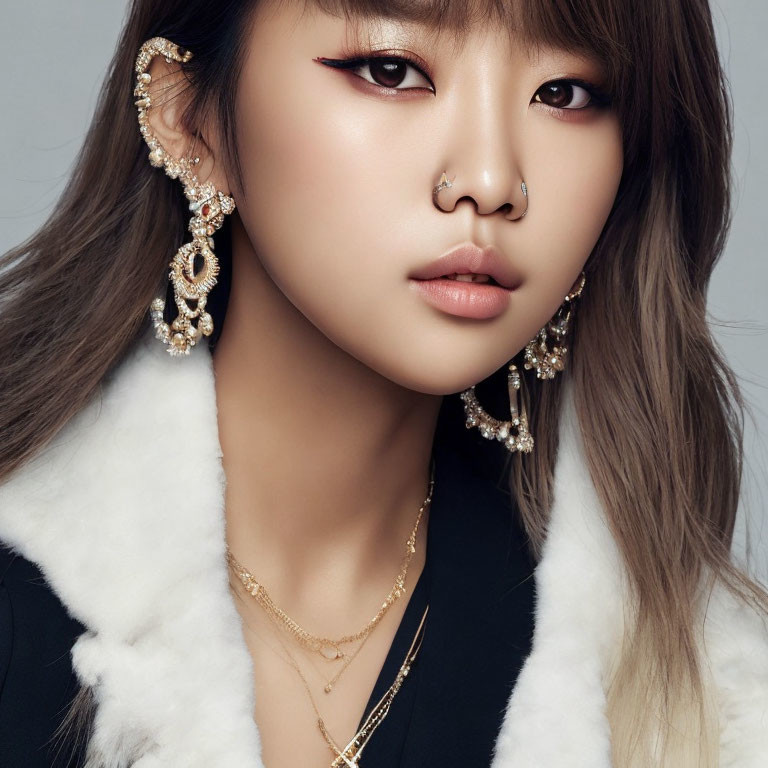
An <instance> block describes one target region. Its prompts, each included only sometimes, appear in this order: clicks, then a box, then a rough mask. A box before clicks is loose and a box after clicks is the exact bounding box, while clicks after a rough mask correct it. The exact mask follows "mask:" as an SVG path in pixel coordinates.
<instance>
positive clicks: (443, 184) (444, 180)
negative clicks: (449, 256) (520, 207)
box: [432, 171, 528, 221]
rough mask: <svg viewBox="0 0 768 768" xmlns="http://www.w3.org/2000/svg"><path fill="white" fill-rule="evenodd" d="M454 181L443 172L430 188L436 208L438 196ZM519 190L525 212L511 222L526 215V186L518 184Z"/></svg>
mask: <svg viewBox="0 0 768 768" xmlns="http://www.w3.org/2000/svg"><path fill="white" fill-rule="evenodd" d="M454 181H456V177H455V176H454V177H453V178H452V179H449V178H448V176H447V175H446V173H445V171H443V175H442V176H441V177H440V181H439V182H438V183H437V185H436V186H434V187H432V202H433V203H434V204H435V206H436V207H437V208H439V207H440V202H439V200H438V195H439V194H440V192H441V191H442V190H444V189H448V187H452V186H453V182H454ZM520 189H521V190H522V192H523V197H525V210H524V211H523V212H522V213H521V214H520V215H519V216H518V217H517V218H515V219H511V221H519V220H520V219H522V218H523V216H525V214H526V213H528V186H527V184H526V183H525V182H524V181H521V182H520Z"/></svg>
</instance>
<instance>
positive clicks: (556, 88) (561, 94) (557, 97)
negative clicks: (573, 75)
mask: <svg viewBox="0 0 768 768" xmlns="http://www.w3.org/2000/svg"><path fill="white" fill-rule="evenodd" d="M574 89H576V91H577V94H576V102H575V104H574V103H573V101H574ZM536 95H537V96H538V95H541V98H540V99H537V101H541V102H543V103H544V104H547V105H549V106H550V107H557V108H558V109H583V108H584V107H585V106H588V105H589V101H590V98H591V96H590V94H589V92H588V91H586V90H585V89H584V88H581V87H579V86H573V85H571V84H570V83H566V82H557V83H547V84H546V85H543V86H542V87H541V88H539V90H538V91H537V94H536Z"/></svg>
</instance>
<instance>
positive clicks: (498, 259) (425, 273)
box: [409, 242, 520, 290]
mask: <svg viewBox="0 0 768 768" xmlns="http://www.w3.org/2000/svg"><path fill="white" fill-rule="evenodd" d="M456 274H460V275H465V274H476V275H488V276H489V277H491V278H493V279H494V280H495V281H496V282H497V283H498V284H499V285H500V286H502V287H504V288H508V289H510V290H511V289H514V288H515V287H517V285H519V283H520V277H519V275H518V274H517V273H516V271H515V269H514V268H513V266H512V264H511V263H510V262H509V261H508V259H506V258H505V257H504V255H503V254H502V253H501V251H500V250H499V249H498V248H496V247H495V246H493V245H487V246H485V248H480V247H479V246H477V245H475V244H474V243H472V242H465V243H460V244H459V245H457V246H456V247H455V248H452V249H451V250H449V251H447V252H446V253H444V254H443V255H442V256H441V257H440V258H439V259H436V260H435V261H432V262H430V263H429V264H427V265H425V266H424V267H422V268H420V269H418V270H416V271H415V272H413V273H412V274H410V275H409V277H411V278H414V279H416V280H432V279H434V278H439V277H443V278H448V277H449V276H450V275H456Z"/></svg>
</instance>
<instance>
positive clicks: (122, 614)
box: [0, 332, 768, 768]
mask: <svg viewBox="0 0 768 768" xmlns="http://www.w3.org/2000/svg"><path fill="white" fill-rule="evenodd" d="M555 478H556V486H555V504H554V508H553V513H552V520H551V524H550V529H549V533H548V538H547V541H546V545H545V550H544V554H543V557H542V560H541V562H540V563H539V566H538V567H537V570H536V583H537V607H536V628H535V635H534V643H533V650H532V652H531V654H530V656H529V657H528V659H527V661H526V663H525V665H524V667H523V669H522V671H521V673H520V676H519V678H518V682H517V685H516V686H515V689H514V692H513V695H512V697H511V699H510V701H509V704H508V707H507V712H506V716H505V720H504V724H503V727H502V730H501V732H500V734H499V737H498V740H497V743H496V750H495V756H494V761H493V768H610V766H611V759H610V736H609V728H608V723H607V720H606V718H605V715H604V711H603V710H604V704H605V695H604V689H603V679H604V675H605V670H606V664H607V662H608V659H609V657H610V654H611V651H612V649H613V648H615V644H616V643H617V642H618V638H619V637H620V633H621V621H622V618H621V617H622V598H621V594H622V582H623V571H622V566H621V562H620V559H619V556H618V553H617V550H616V547H615V544H614V542H613V539H612V537H611V535H610V533H609V531H608V528H607V526H606V523H605V520H604V518H603V516H602V514H601V512H600V506H599V504H598V501H597V498H596V496H595V491H594V488H593V487H592V484H591V482H590V479H589V475H588V473H587V470H586V468H585V466H584V464H583V459H582V451H581V449H580V446H579V441H578V437H577V434H576V431H575V429H574V416H573V409H572V407H571V406H570V405H569V406H568V407H567V409H566V413H565V417H564V419H563V425H562V427H561V448H560V453H559V458H558V464H557V468H556V473H555ZM224 485H225V478H224V472H223V468H222V464H221V448H220V444H219V440H218V426H217V418H216V397H215V389H214V378H213V367H212V364H211V357H210V354H208V353H207V350H206V349H205V348H199V349H195V350H193V353H192V354H191V355H190V356H189V357H183V358H172V357H171V356H169V355H168V354H167V353H166V352H165V349H164V348H163V345H162V344H160V342H158V341H157V340H156V339H154V338H153V337H152V335H151V332H149V333H147V335H146V336H145V337H143V338H141V339H139V340H138V341H137V343H136V345H135V347H134V348H133V350H132V351H131V353H130V354H129V356H128V358H126V360H124V361H123V362H122V363H121V365H120V366H118V368H117V369H116V370H115V372H114V374H113V375H112V376H111V377H110V378H109V379H108V380H106V381H105V382H104V385H103V388H102V394H101V397H96V398H94V400H93V401H92V402H91V404H90V405H89V406H88V407H87V408H86V409H85V410H83V411H82V412H81V413H79V414H78V415H77V416H76V417H75V418H73V419H72V420H71V421H70V422H69V423H68V424H67V426H66V427H65V429H63V430H62V431H61V432H60V433H59V434H58V435H57V436H56V438H55V439H54V441H53V442H52V443H51V445H50V446H49V447H48V448H47V449H46V450H45V451H43V453H42V454H40V455H39V456H37V457H36V458H35V459H34V460H33V461H31V462H29V463H27V464H26V465H25V466H23V467H22V468H21V469H20V470H18V471H17V472H16V473H15V474H14V475H13V476H12V477H11V478H10V479H9V480H8V481H7V482H6V483H5V484H3V485H2V486H0V538H2V539H3V540H5V541H6V542H8V543H9V544H11V545H12V546H13V547H14V548H16V549H17V550H18V551H19V552H20V553H21V554H22V555H24V556H25V557H27V558H29V559H30V560H32V561H34V562H36V563H37V564H38V565H39V566H40V567H41V569H42V571H43V573H44V574H45V576H46V578H47V579H48V581H49V583H50V584H51V585H52V587H53V588H54V589H55V590H56V592H57V594H58V595H59V597H60V599H61V600H62V602H63V603H64V604H65V605H66V606H67V608H68V609H69V611H70V612H71V613H72V615H73V616H75V617H76V618H77V619H78V620H79V621H81V622H82V623H83V624H85V625H86V626H87V627H88V631H87V632H86V633H85V634H83V635H82V636H81V637H80V638H79V639H78V640H77V642H76V643H75V646H74V648H73V652H72V653H73V664H74V667H75V670H76V672H77V674H78V676H79V678H80V679H81V681H82V682H83V683H85V684H87V685H89V686H92V687H93V689H94V692H95V695H96V702H97V711H96V719H95V724H94V726H95V728H94V736H93V739H92V747H93V748H94V750H95V754H96V756H97V758H96V760H95V763H94V764H95V765H98V766H109V767H110V768H124V767H125V766H135V768H203V767H205V768H210V766H216V768H263V764H262V762H261V758H260V740H259V733H258V729H257V727H256V725H255V723H254V721H253V718H252V712H253V708H254V699H253V684H252V667H251V660H250V656H249V654H248V651H247V648H246V645H245V641H244V639H243V635H242V631H241V624H240V618H239V615H238V613H237V611H236V608H235V606H234V603H233V601H232V599H231V596H230V593H229V590H228V578H227V569H226V565H225V559H224V546H225V538H224ZM706 637H707V650H708V652H709V656H710V660H711V663H712V668H713V671H714V673H715V679H716V681H717V684H718V686H717V695H718V701H719V704H720V709H721V713H722V716H723V728H722V734H721V757H720V760H721V766H722V768H729V767H733V768H736V767H737V766H738V768H764V766H765V765H768V631H766V628H765V627H764V626H763V625H762V624H761V623H760V622H759V620H758V619H757V618H756V617H755V616H754V615H753V614H752V613H750V612H748V611H747V610H746V609H744V608H742V607H740V606H737V605H736V604H734V602H733V601H732V600H730V598H728V597H727V595H725V594H724V593H723V592H722V591H718V592H717V593H716V594H715V596H714V598H713V600H712V602H711V605H710V612H709V614H708V622H707V635H706Z"/></svg>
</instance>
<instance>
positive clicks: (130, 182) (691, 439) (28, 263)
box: [0, 0, 768, 768]
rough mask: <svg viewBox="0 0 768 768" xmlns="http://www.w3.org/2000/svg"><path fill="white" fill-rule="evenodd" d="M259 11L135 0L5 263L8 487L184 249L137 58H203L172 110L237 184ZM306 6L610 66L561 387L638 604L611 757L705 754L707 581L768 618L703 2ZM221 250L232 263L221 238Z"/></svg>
mask: <svg viewBox="0 0 768 768" xmlns="http://www.w3.org/2000/svg"><path fill="white" fill-rule="evenodd" d="M257 2H258V0H252V2H250V3H243V2H234V1H225V0H222V1H221V2H217V3H214V4H211V3H207V2H205V3H204V2H201V0H165V2H163V3H156V2H152V0H134V2H133V3H132V6H131V10H130V14H129V17H128V19H127V22H126V25H125V27H124V30H123V32H122V35H121V37H120V41H119V44H118V47H117V50H116V53H115V56H114V58H113V60H112V62H111V65H110V68H109V73H108V76H107V78H106V80H105V83H104V86H103V89H102V91H101V94H100V98H99V102H98V106H97V109H96V113H95V116H94V119H93V122H92V125H91V128H90V130H89V132H88V135H87V139H86V141H85V144H84V146H83V148H82V150H81V153H80V156H79V158H78V160H77V163H76V165H75V167H74V171H73V173H72V178H71V180H70V183H69V185H68V187H67V189H66V191H65V193H64V194H63V195H62V197H61V199H60V200H59V202H58V205H57V206H56V208H55V210H54V212H53V214H52V216H51V217H50V218H49V220H48V221H47V222H46V223H45V225H44V226H43V227H42V228H41V229H40V230H39V231H38V232H37V233H35V234H34V235H33V236H32V237H31V238H29V239H28V240H27V241H26V242H24V243H22V244H20V245H19V246H18V247H16V248H14V249H13V250H11V251H10V252H8V253H6V254H5V255H4V256H3V257H2V260H0V271H1V272H2V274H3V281H2V283H1V284H0V310H1V311H0V357H2V359H3V361H4V364H3V366H2V368H0V391H2V393H3V396H2V399H1V401H0V429H1V430H2V434H3V441H2V442H0V481H1V480H2V479H3V478H5V477H7V476H8V474H9V473H11V472H12V471H13V470H14V469H15V468H17V467H19V466H21V465H22V464H23V463H24V462H25V461H26V460H28V459H29V458H31V457H32V456H33V455H35V454H36V453H37V452H39V451H40V450H41V449H42V448H43V447H44V446H45V445H46V444H47V443H48V441H49V440H50V439H51V438H52V437H53V436H54V435H55V434H56V432H57V431H58V430H59V429H60V428H61V427H62V426H63V425H64V424H65V423H66V422H67V421H68V420H69V419H70V418H71V417H72V416H73V415H74V414H75V413H77V412H78V411H79V410H80V409H81V408H82V407H83V406H84V405H85V403H86V402H87V401H88V400H89V399H90V398H91V396H92V395H93V393H94V391H95V390H96V389H97V388H98V387H99V385H100V382H101V380H102V379H103V377H104V376H105V374H106V373H107V372H108V371H110V369H112V368H113V367H114V366H115V365H117V364H118V363H119V362H120V360H121V359H122V357H123V356H124V354H125V353H126V351H127V350H128V348H129V347H130V346H131V344H132V342H133V340H134V339H135V337H136V336H137V335H138V334H140V333H142V332H143V331H144V329H145V327H146V325H147V324H148V322H149V321H148V315H147V308H148V306H149V304H150V302H151V300H152V298H153V297H154V296H155V295H156V294H157V291H158V290H159V289H160V288H161V287H162V285H163V283H164V280H165V276H166V273H167V264H168V261H169V259H170V256H171V255H172V254H173V253H174V252H175V250H176V249H177V247H178V246H179V244H180V243H181V242H183V240H184V235H185V226H186V201H185V199H184V197H183V194H182V191H181V188H180V185H178V184H174V183H170V182H169V180H168V179H167V178H166V177H165V176H164V174H162V173H159V172H158V171H157V170H156V169H153V168H152V167H151V166H150V164H149V162H148V161H147V157H146V147H145V145H144V143H143V140H142V139H141V137H140V134H139V132H138V128H137V120H136V112H135V107H134V104H133V97H132V92H133V86H134V72H133V64H134V58H135V56H136V53H137V51H138V49H139V46H140V45H141V43H142V42H143V41H145V40H147V39H148V38H150V37H153V36H155V35H162V36H164V37H167V38H169V39H171V40H173V41H174V42H175V43H178V44H179V45H181V46H183V47H185V48H188V49H190V50H192V51H193V52H194V57H193V58H192V59H191V61H190V62H189V63H187V64H184V65H183V71H184V73H185V75H186V82H187V83H188V87H189V88H191V89H192V92H193V93H194V98H193V99H190V100H189V104H188V106H187V108H186V110H185V113H184V119H185V121H186V124H187V125H188V126H190V127H191V128H192V129H193V130H199V129H200V127H201V126H202V125H203V120H204V119H205V117H206V116H208V115H213V116H215V119H216V120H217V121H218V125H219V126H220V128H221V130H222V135H223V138H224V152H225V154H224V162H225V163H226V165H227V166H228V168H229V169H230V178H232V179H234V182H233V189H234V190H235V194H237V190H238V188H242V173H241V168H240V163H239V160H238V151H237V145H236V142H235V132H234V128H235V121H234V115H235V93H236V84H237V80H238V75H239V71H240V66H241V63H242V60H243V52H244V50H245V47H246V45H247V35H246V31H247V26H248V20H249V18H250V14H251V12H252V10H253V8H254V7H255V6H256V5H257ZM306 2H307V4H308V5H313V4H314V5H318V6H321V7H323V8H324V9H325V10H329V11H332V12H340V13H344V14H345V15H347V17H348V18H349V19H350V20H354V19H355V18H356V14H357V13H359V12H360V11H363V12H366V13H378V14H380V15H382V16H386V15H388V13H389V12H390V11H391V10H392V9H393V8H394V7H395V6H397V10H398V13H399V14H400V15H402V14H403V13H404V12H406V11H407V12H409V13H410V14H411V15H412V16H414V17H417V18H419V20H421V21H427V22H432V23H433V27H434V28H435V29H440V30H451V31H453V32H455V33H456V34H457V36H460V35H461V33H462V32H463V31H464V30H466V28H467V25H468V24H470V23H472V22H473V21H478V20H481V19H483V18H485V19H486V20H492V21H495V22H499V23H501V24H502V25H504V26H505V27H506V28H508V29H514V30H515V32H516V33H517V34H519V35H521V37H522V39H523V40H524V41H525V42H526V43H527V44H529V45H531V46H537V45H549V44H554V45H557V46H561V47H563V48H566V49H571V50H577V51H582V52H585V53H587V54H590V55H596V56H598V57H599V58H600V59H601V60H602V61H603V62H604V64H605V66H606V71H607V73H608V81H607V83H606V84H605V87H606V88H607V89H608V91H609V92H610V93H612V94H613V95H614V105H615V109H616V110H617V112H618V115H619V117H620V120H621V125H622V130H623V137H624V174H623V177H622V180H621V184H620V187H619V190H618V194H617V197H616V201H615V204H614V207H613V209H612V211H611V214H610V216H609V218H608V221H607V222H606V225H605V227H604V230H603V232H602V234H601V236H600V239H599V241H598V243H597V245H596V247H595V248H594V251H593V253H592V254H591V256H590V258H589V261H588V263H587V267H586V269H587V273H588V286H589V287H588V290H587V291H585V293H584V295H583V297H582V299H580V306H579V309H578V312H577V316H576V321H575V325H574V328H573V343H572V352H571V357H570V363H569V365H570V368H569V369H568V371H567V375H568V376H569V377H570V381H571V382H572V384H573V392H574V398H575V402H576V407H577V410H578V413H579V414H580V423H581V431H582V438H583V441H584V445H585V450H586V459H587V462H588V466H589V469H590V472H591V475H592V479H593V481H594V484H595V487H596V489H597V492H598V495H599V498H600V500H601V502H602V504H603V505H604V509H605V513H606V516H607V520H608V523H609V525H610V527H611V530H612V533H613V535H614V537H615V539H616V542H617V545H618V547H619V550H620V552H621V555H622V557H623V560H624V563H625V565H626V569H627V573H628V576H629V581H630V587H631V594H632V606H633V612H632V615H631V621H630V622H629V623H628V627H627V635H626V638H625V643H624V646H623V649H622V652H621V656H620V658H619V659H618V660H617V663H616V665H615V668H614V670H613V674H612V684H611V685H610V688H609V698H608V716H609V720H610V723H611V728H612V741H613V744H614V747H613V748H614V760H615V763H616V765H617V766H620V767H621V768H628V767H629V766H640V765H643V766H645V765H650V764H652V760H651V758H650V754H651V753H650V752H649V751H647V750H648V749H649V748H648V747H646V746H645V745H646V744H647V743H648V736H649V734H651V733H652V732H653V729H654V728H655V727H656V720H657V717H658V716H659V714H661V721H662V723H663V722H664V718H665V716H666V718H667V720H668V721H669V723H671V727H668V728H666V729H665V728H662V736H669V740H668V743H667V745H666V754H667V757H666V759H664V761H663V763H662V764H664V765H668V766H672V765H673V764H674V765H675V768H678V766H680V767H682V766H694V765H696V766H698V765H701V764H705V765H715V764H716V748H715V746H714V744H715V742H716V738H715V736H714V734H716V729H717V724H716V723H715V722H713V721H711V718H710V716H711V713H709V714H708V709H707V692H706V687H705V685H704V684H703V681H704V675H703V671H702V665H701V663H700V657H699V651H698V646H697V642H696V632H697V629H696V627H697V617H698V615H699V614H698V610H699V606H700V605H701V604H702V603H703V601H704V600H705V598H706V591H707V589H706V587H707V586H711V583H712V582H711V580H709V579H705V576H709V575H711V576H713V577H714V578H715V579H718V580H720V582H721V583H723V584H725V585H726V586H727V587H728V589H730V590H731V591H732V593H733V594H735V595H737V596H738V597H739V598H740V599H742V600H744V601H747V602H749V603H751V604H752V605H754V606H755V607H756V608H757V609H758V610H761V611H764V612H766V613H768V594H766V592H765V591H764V590H763V589H762V588H761V587H760V585H758V584H757V583H756V582H754V581H752V580H751V579H749V578H748V577H747V575H746V574H744V573H742V572H741V571H740V570H738V569H737V568H736V567H734V565H733V564H732V562H731V558H730V554H729V553H730V545H731V539H732V535H733V527H734V520H735V516H736V509H737V503H738V498H739V486H740V480H741V470H742V425H743V408H744V406H743V403H742V400H741V397H740V394H739V389H738V386H737V382H736V380H735V377H734V375H733V373H732V372H731V370H730V369H729V367H728V365H727V364H726V362H725V360H724V359H723V356H722V354H721V352H720V351H719V349H718V347H717V345H716V344H715V342H714V340H713V338H712V335H711V333H710V330H709V327H708V324H707V317H706V293H707V286H708V283H709V279H710V276H711V274H712V270H713V268H714V266H715V263H716V262H717V260H718V258H719V257H720V255H721V253H722V250H723V247H724V244H725V240H726V235H727V232H728V229H729V226H730V216H731V209H730V188H731V177H730V173H731V172H730V155H731V142H732V114H731V106H730V101H729V96H728V91H727V87H726V81H725V77H724V74H723V71H722V68H721V64H720V58H719V55H718V51H717V47H716V42H715V36H714V32H713V27H712V19H711V11H710V8H709V5H708V2H707V0H644V2H641V3H638V2H634V1H632V0H524V1H523V2H521V3H504V2H503V0H482V1H481V0H478V1H477V2H451V0H433V1H432V2H419V3H414V2H412V1H411V0H306ZM457 39H458V37H457ZM217 250H218V252H219V254H220V256H221V258H222V259H224V260H225V259H226V258H227V254H226V251H225V250H223V245H222V243H221V242H217ZM158 343H159V342H158ZM526 376H527V379H528V381H527V384H528V392H529V395H530V401H529V413H530V415H531V423H532V425H534V429H535V433H536V439H537V444H536V449H535V452H534V453H533V454H532V455H531V456H525V457H523V456H519V455H518V456H516V457H514V459H513V460H511V464H510V466H509V476H510V485H511V488H512V491H513V493H514V495H515V497H516V499H517V502H518V506H519V509H520V511H521V514H522V517H523V521H524V523H525V526H526V529H527V531H528V534H529V537H530V542H531V548H532V550H533V552H534V553H535V554H537V555H538V554H540V551H541V546H542V543H543V541H544V539H545V536H546V530H547V521H548V517H549V511H550V507H551V503H552V483H553V468H554V462H555V457H556V454H557V430H556V429H555V427H556V425H557V421H558V418H559V414H560V406H561V400H562V392H563V387H562V381H560V380H555V381H554V382H545V383H541V382H538V381H537V380H536V379H535V378H532V377H530V376H528V375H527V374H526ZM561 378H562V377H561ZM661 456H663V460H660V457H661ZM705 582H706V583H705ZM85 700H86V699H83V701H85ZM689 705H690V706H689ZM680 712H684V713H687V715H686V716H688V715H690V716H691V717H692V722H693V723H694V727H695V729H696V734H697V736H701V739H700V740H699V738H696V739H695V740H694V741H695V742H696V745H699V744H700V746H694V747H692V748H691V749H690V750H689V751H688V752H686V754H687V757H686V758H685V760H680V759H679V758H678V757H671V756H673V755H679V754H683V752H679V751H677V750H678V748H679V745H678V746H675V739H676V738H677V739H680V738H682V737H681V734H680V731H679V729H678V728H676V727H675V724H676V723H677V722H679V721H678V720H676V717H677V715H676V714H675V713H680ZM691 713H693V714H692V715H691ZM708 718H709V719H708ZM683 736H684V734H683ZM681 749H682V748H681ZM685 749H687V747H686V748H685Z"/></svg>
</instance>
